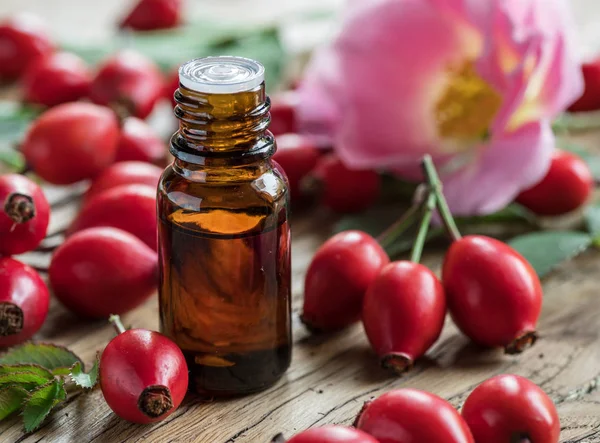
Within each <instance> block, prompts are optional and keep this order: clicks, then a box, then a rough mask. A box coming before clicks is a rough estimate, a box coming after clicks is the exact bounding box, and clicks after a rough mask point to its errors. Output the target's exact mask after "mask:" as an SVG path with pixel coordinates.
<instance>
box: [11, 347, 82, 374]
mask: <svg viewBox="0 0 600 443" xmlns="http://www.w3.org/2000/svg"><path fill="white" fill-rule="evenodd" d="M77 362H80V363H82V361H81V359H80V358H79V357H77V355H75V354H74V353H73V352H71V351H70V350H68V349H67V348H65V347H63V346H58V345H53V344H51V343H25V344H23V345H20V346H16V347H14V348H11V349H9V350H8V351H6V352H5V353H4V354H2V355H0V365H14V364H27V363H33V364H37V365H40V366H43V367H44V368H46V369H49V370H50V371H55V370H56V369H59V368H71V366H73V365H74V364H75V363H77Z"/></svg>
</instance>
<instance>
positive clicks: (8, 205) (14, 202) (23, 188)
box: [0, 174, 50, 255]
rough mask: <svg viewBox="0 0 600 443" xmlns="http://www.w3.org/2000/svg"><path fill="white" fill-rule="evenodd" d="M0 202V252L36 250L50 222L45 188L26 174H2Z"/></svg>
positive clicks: (3, 253) (19, 252)
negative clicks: (43, 189)
mask: <svg viewBox="0 0 600 443" xmlns="http://www.w3.org/2000/svg"><path fill="white" fill-rule="evenodd" d="M0 205H2V206H0V255H15V254H22V253H23V252H27V251H31V250H33V249H35V248H36V246H37V245H39V244H40V242H41V241H42V240H43V239H44V237H45V236H46V231H47V229H48V222H49V221H50V205H48V201H47V200H46V197H45V196H44V192H43V191H42V189H41V188H40V187H39V186H38V185H37V184H36V183H34V182H33V181H31V180H29V179H28V178H27V177H25V176H24V175H19V174H7V175H2V176H0Z"/></svg>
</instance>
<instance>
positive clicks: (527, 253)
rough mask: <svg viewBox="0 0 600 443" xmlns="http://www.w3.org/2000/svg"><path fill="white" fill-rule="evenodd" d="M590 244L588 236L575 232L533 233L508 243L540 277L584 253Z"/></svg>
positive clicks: (590, 240) (590, 238)
mask: <svg viewBox="0 0 600 443" xmlns="http://www.w3.org/2000/svg"><path fill="white" fill-rule="evenodd" d="M591 244H592V237H591V236H590V235H588V234H585V233H583V232H575V231H546V232H535V233H532V234H525V235H521V236H519V237H515V238H514V239H512V240H511V241H510V242H509V245H510V246H512V247H513V248H515V249H516V250H517V251H518V252H520V253H521V254H522V255H523V257H525V258H526V259H527V260H528V261H529V263H531V265H532V266H533V268H534V269H535V272H537V274H538V275H539V276H540V277H543V276H544V275H546V274H547V273H548V272H550V271H551V270H552V269H554V268H555V267H556V266H558V265H559V264H561V263H562V262H564V261H566V260H569V259H571V258H573V257H575V256H576V255H578V254H580V253H581V252H583V251H585V250H586V249H587V248H588V247H589V246H590V245H591Z"/></svg>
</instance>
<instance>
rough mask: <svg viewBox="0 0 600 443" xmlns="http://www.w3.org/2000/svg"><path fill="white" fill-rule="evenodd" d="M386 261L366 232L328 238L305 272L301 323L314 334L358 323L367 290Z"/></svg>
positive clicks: (346, 232)
mask: <svg viewBox="0 0 600 443" xmlns="http://www.w3.org/2000/svg"><path fill="white" fill-rule="evenodd" d="M389 261H390V259H389V257H388V256H387V254H386V253H385V251H384V250H383V248H382V247H381V246H380V245H379V243H377V241H376V240H375V239H374V238H373V237H371V236H370V235H369V234H367V233H365V232H361V231H344V232H340V233H339V234H336V235H334V236H333V237H331V238H330V239H329V240H327V241H326V242H325V243H324V244H323V245H322V246H321V247H320V248H319V249H318V250H317V252H316V254H315V256H314V258H313V260H312V262H311V263H310V266H309V267H308V271H307V272H306V278H305V282H304V311H303V313H302V316H301V319H302V322H303V323H304V324H305V325H306V326H307V327H308V328H309V329H311V330H313V331H334V330H338V329H342V328H344V327H346V326H349V325H350V324H352V323H354V322H356V321H358V320H359V319H360V315H361V310H362V304H363V299H364V296H365V292H366V291H367V288H368V287H369V285H370V284H371V283H372V282H373V280H375V277H377V275H378V274H379V272H380V271H381V268H383V267H384V266H385V265H386V264H388V263H389Z"/></svg>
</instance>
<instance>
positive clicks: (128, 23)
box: [119, 0, 183, 31]
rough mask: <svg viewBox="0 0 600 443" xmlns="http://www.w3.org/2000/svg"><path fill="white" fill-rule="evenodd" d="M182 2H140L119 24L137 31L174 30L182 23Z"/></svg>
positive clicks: (168, 0) (173, 0)
mask: <svg viewBox="0 0 600 443" xmlns="http://www.w3.org/2000/svg"><path fill="white" fill-rule="evenodd" d="M182 3H183V2H182V1H181V0H140V1H139V2H138V3H137V4H136V5H135V6H134V8H133V9H132V10H131V12H129V14H128V15H127V17H125V19H124V20H123V21H122V22H121V23H120V24H119V27H120V28H130V29H134V30H136V31H152V30H155V29H168V28H174V27H176V26H177V25H179V23H180V22H181V14H182V7H183V4H182Z"/></svg>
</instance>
